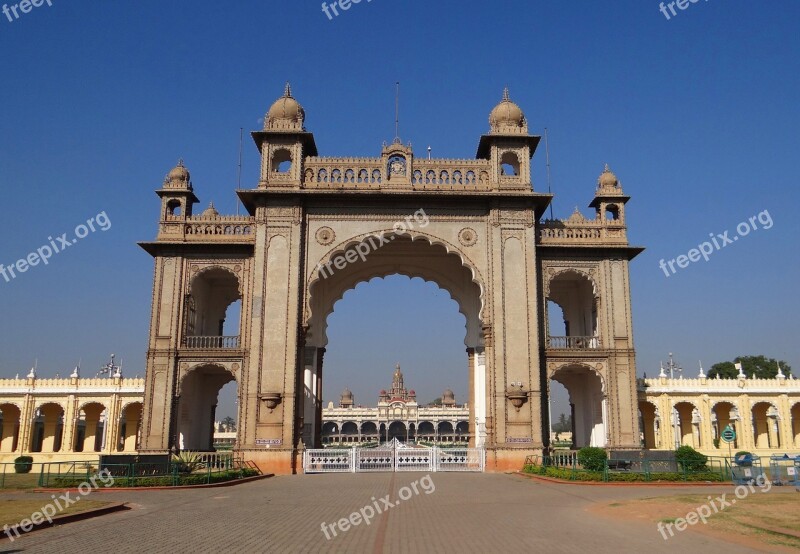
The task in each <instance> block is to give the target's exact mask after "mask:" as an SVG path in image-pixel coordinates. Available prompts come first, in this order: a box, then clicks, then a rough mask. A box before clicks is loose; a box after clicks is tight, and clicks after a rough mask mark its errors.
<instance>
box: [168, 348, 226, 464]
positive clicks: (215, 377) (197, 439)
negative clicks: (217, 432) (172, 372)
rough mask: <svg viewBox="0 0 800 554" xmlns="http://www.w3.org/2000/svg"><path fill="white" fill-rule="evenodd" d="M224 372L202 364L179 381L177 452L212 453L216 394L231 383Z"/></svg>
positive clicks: (219, 367)
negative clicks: (178, 450)
mask: <svg viewBox="0 0 800 554" xmlns="http://www.w3.org/2000/svg"><path fill="white" fill-rule="evenodd" d="M234 380H235V379H234V376H233V374H231V373H230V372H229V371H228V370H227V369H225V368H223V367H221V366H218V365H213V364H205V365H201V366H198V367H195V368H192V369H191V370H189V372H188V373H187V374H186V375H185V376H184V377H183V379H182V381H181V386H180V395H179V397H178V428H177V439H178V440H177V446H178V448H179V449H180V450H192V451H202V452H209V451H213V450H214V422H215V420H216V411H217V402H218V397H219V392H220V390H221V389H222V387H223V386H224V385H226V384H227V383H229V382H231V381H234Z"/></svg>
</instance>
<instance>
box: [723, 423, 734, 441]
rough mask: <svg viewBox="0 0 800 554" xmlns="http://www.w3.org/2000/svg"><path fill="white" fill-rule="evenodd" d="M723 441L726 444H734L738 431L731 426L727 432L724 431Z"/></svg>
mask: <svg viewBox="0 0 800 554" xmlns="http://www.w3.org/2000/svg"><path fill="white" fill-rule="evenodd" d="M722 440H724V441H725V442H733V441H735V440H736V431H734V430H733V427H731V426H730V425H728V426H727V427H725V430H724V431H722Z"/></svg>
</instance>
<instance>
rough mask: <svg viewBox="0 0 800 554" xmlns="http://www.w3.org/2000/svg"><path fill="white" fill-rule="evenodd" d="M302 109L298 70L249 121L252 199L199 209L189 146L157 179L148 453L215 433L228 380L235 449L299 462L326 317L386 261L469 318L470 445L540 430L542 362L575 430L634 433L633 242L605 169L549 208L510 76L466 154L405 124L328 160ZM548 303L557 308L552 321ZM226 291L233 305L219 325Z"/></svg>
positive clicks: (533, 140)
mask: <svg viewBox="0 0 800 554" xmlns="http://www.w3.org/2000/svg"><path fill="white" fill-rule="evenodd" d="M304 121H305V112H304V111H303V109H302V107H301V106H300V104H299V103H298V102H297V101H296V100H295V99H294V98H293V97H292V94H291V91H290V89H289V87H288V86H287V88H286V91H285V93H284V95H283V96H282V97H281V98H279V99H278V100H277V101H276V102H275V103H274V104H273V105H272V107H271V108H270V110H269V113H268V114H267V116H266V118H265V123H264V128H263V130H261V131H258V132H254V133H253V139H254V140H255V142H256V145H257V146H258V148H259V151H260V153H261V176H260V180H259V182H258V184H257V186H256V187H255V188H253V189H247V190H239V191H237V192H238V195H239V198H240V199H241V200H242V202H243V204H244V205H245V207H246V208H247V211H248V215H246V216H222V215H220V214H219V213H217V211H216V210H215V209H214V208H213V205H212V206H210V207H209V208H208V209H207V210H205V211H204V212H203V213H202V214H200V215H195V214H194V213H193V207H194V204H196V203H197V202H198V199H197V197H196V196H195V193H194V189H193V186H192V183H191V181H190V177H189V172H188V171H187V169H186V168H185V167H184V166H183V164H179V165H178V167H176V168H175V169H173V170H172V171H171V172H170V173H169V175H168V176H167V178H166V180H165V182H164V185H163V187H162V188H161V189H160V190H158V191H157V192H158V195H159V197H160V198H161V217H160V224H159V230H158V236H157V237H156V240H155V241H154V242H149V243H143V244H142V247H143V248H144V249H145V250H147V251H148V252H149V253H150V254H152V256H153V257H154V258H155V280H154V283H155V284H154V289H153V299H152V319H151V329H150V342H149V350H148V355H147V378H146V385H145V387H146V389H145V407H144V416H143V431H142V435H143V436H142V443H143V448H142V450H143V451H146V452H164V451H168V450H173V449H182V448H185V449H195V450H198V449H209V448H210V447H211V446H210V436H211V434H210V426H211V422H213V421H214V414H215V408H216V403H217V393H218V391H219V389H220V387H222V386H223V385H224V384H225V383H227V382H229V381H231V380H235V381H236V383H237V385H238V394H239V402H238V410H239V414H238V420H239V423H238V438H237V442H236V447H235V448H236V450H237V451H238V452H239V453H240V454H241V455H242V456H243V457H245V458H246V459H250V460H253V461H255V462H256V463H257V464H259V466H261V468H262V469H263V470H265V471H270V472H275V473H290V472H299V471H302V463H303V453H304V452H305V451H306V449H307V448H319V447H320V446H321V428H322V423H321V408H322V402H321V400H322V383H323V379H322V376H323V369H324V365H323V355H324V353H325V347H326V345H327V342H328V338H327V334H326V327H327V318H328V315H329V314H330V313H331V312H332V310H333V305H334V303H335V302H336V301H337V300H338V299H340V298H342V295H343V294H344V293H345V292H346V291H347V290H349V289H351V288H353V287H355V286H356V285H357V284H358V283H359V282H361V281H366V280H369V279H370V278H372V277H375V276H387V275H392V274H402V275H408V276H412V277H417V276H418V277H422V278H424V279H427V280H431V281H434V282H436V283H437V284H438V285H439V286H441V287H442V288H444V289H446V290H447V291H449V293H450V294H451V296H452V297H453V298H454V299H455V300H456V301H457V302H458V304H459V307H460V310H461V312H462V313H463V314H464V315H465V317H466V320H467V328H466V334H465V341H464V342H465V346H466V353H467V355H466V356H465V363H466V365H467V368H468V372H469V373H468V374H469V391H470V392H469V395H470V398H469V401H468V405H469V409H470V414H469V415H470V417H469V420H470V421H469V429H470V430H471V437H470V441H471V444H470V446H472V447H476V448H484V449H485V451H486V464H487V467H488V468H489V469H491V470H506V469H518V468H519V467H521V466H522V464H523V463H524V460H525V457H526V456H527V455H531V454H537V453H541V452H542V450H543V449H544V448H546V447H547V441H548V440H549V436H548V433H547V428H548V425H547V423H548V421H547V420H548V410H547V398H548V388H549V383H550V379H551V378H553V379H557V380H559V381H560V382H562V383H565V386H567V388H568V389H569V391H570V395H571V403H572V404H573V407H574V408H573V410H574V412H575V413H574V417H573V421H575V422H576V426H577V428H576V433H575V436H576V437H579V439H580V440H582V441H584V442H587V443H589V442H591V444H602V445H604V446H609V447H612V448H615V449H625V448H638V447H639V429H638V425H637V423H638V421H637V416H636V410H637V406H636V391H635V375H636V367H635V360H634V350H633V338H632V329H631V319H630V311H631V310H630V293H629V286H628V262H629V260H630V259H632V258H633V257H634V256H635V255H636V254H638V253H639V252H640V250H641V249H638V248H633V247H630V246H629V245H628V241H627V238H626V227H625V211H624V210H625V204H626V202H627V201H628V199H629V197H627V196H625V195H624V194H623V192H622V188H621V187H620V185H619V182H618V181H617V179H616V177H615V176H614V174H613V173H611V172H610V171H609V170H608V169H606V171H605V172H604V173H603V174H602V176H601V177H600V180H599V183H598V187H597V189H596V192H595V195H594V199H593V200H592V202H591V204H590V206H591V207H592V208H594V209H595V214H596V215H595V217H594V218H593V219H585V218H584V217H583V216H582V215H581V214H580V213H577V212H576V214H574V215H573V216H572V217H570V218H569V219H567V220H557V221H549V220H547V221H543V220H541V217H542V215H543V214H544V212H545V209H546V208H547V206H548V205H549V203H550V201H551V198H552V196H551V195H550V194H544V193H540V192H536V191H535V190H534V187H533V185H532V183H531V176H530V175H531V159H532V157H533V154H534V152H535V150H536V147H537V145H538V144H539V140H540V137H538V136H532V135H530V134H529V133H528V123H527V120H526V119H525V116H524V115H523V113H522V111H521V110H520V108H519V107H518V106H517V105H516V104H515V103H513V102H512V101H511V100H510V99H509V97H508V93H507V91H506V93H505V94H504V97H503V99H502V101H501V102H500V103H499V104H498V105H497V106H496V107H495V108H494V109H493V110H492V112H491V115H490V117H489V122H490V131H489V133H488V134H486V135H483V136H482V137H481V138H480V141H479V144H478V149H477V155H476V157H475V159H471V160H450V159H430V158H426V159H419V158H416V157H415V156H414V152H413V151H412V148H411V146H410V145H404V144H402V143H401V142H400V140H399V139H395V141H394V142H393V143H392V144H388V145H384V147H383V150H382V151H381V155H380V156H379V157H375V158H323V157H319V156H318V154H317V146H316V142H315V140H314V136H313V134H311V133H310V132H308V131H306V129H305V127H304ZM548 301H551V302H552V303H555V304H557V305H559V306H561V308H562V309H563V310H564V319H565V324H566V332H561V333H560V334H558V335H559V336H551V333H549V331H548V326H547V322H548V320H549V317H548V313H547V302H548ZM234 302H240V303H241V314H242V315H241V321H240V322H239V325H238V329H236V330H234V331H227V332H226V326H228V325H230V324H231V322H230V321H228V322H226V321H225V320H226V310H227V308H228V306H229V305H231V304H232V303H234ZM390 435H391V432H390ZM578 446H581V445H578ZM331 463H333V462H331ZM435 463H440V462H438V461H437V462H435ZM444 463H447V462H444Z"/></svg>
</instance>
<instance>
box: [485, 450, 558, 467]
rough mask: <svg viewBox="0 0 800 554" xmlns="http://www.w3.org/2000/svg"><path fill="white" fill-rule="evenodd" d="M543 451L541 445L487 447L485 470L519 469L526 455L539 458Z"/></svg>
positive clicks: (522, 465)
mask: <svg viewBox="0 0 800 554" xmlns="http://www.w3.org/2000/svg"><path fill="white" fill-rule="evenodd" d="M543 451H544V449H543V448H542V447H541V446H534V447H531V446H526V447H524V448H514V447H502V446H498V447H494V448H487V449H486V468H485V471H487V472H493V473H505V472H509V471H521V470H522V468H523V467H524V466H525V460H526V459H527V458H528V456H539V457H540V458H539V459H540V460H541V456H542V453H543Z"/></svg>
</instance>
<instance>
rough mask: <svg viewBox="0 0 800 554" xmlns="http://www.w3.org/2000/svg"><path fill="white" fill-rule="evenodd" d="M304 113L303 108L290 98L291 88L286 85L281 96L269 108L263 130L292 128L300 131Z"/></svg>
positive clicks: (304, 116)
mask: <svg viewBox="0 0 800 554" xmlns="http://www.w3.org/2000/svg"><path fill="white" fill-rule="evenodd" d="M305 118H306V112H305V111H304V110H303V106H301V105H300V103H299V102H298V101H297V100H295V99H294V98H293V97H292V87H291V86H290V85H289V83H286V89H285V90H284V92H283V96H281V97H280V98H278V99H277V100H276V101H275V103H273V104H272V106H270V108H269V111H268V112H267V117H266V120H265V121H264V128H265V129H275V128H294V129H302V128H303V121H304V120H305Z"/></svg>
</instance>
